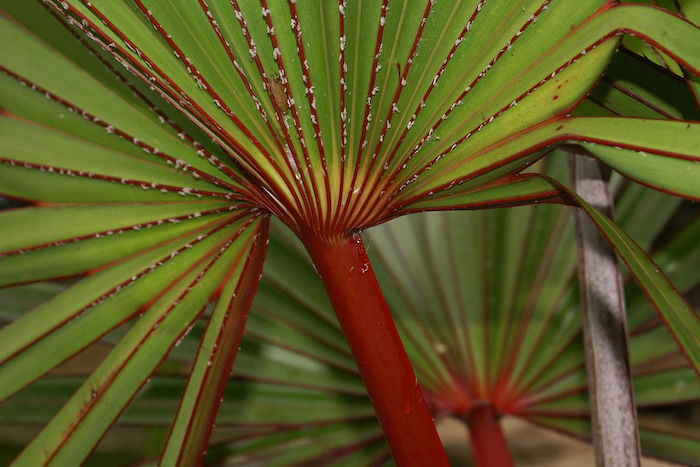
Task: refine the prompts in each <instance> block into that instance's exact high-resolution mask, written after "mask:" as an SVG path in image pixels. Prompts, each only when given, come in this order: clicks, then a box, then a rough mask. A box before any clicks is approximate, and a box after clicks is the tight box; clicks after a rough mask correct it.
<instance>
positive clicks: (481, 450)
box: [468, 404, 513, 467]
mask: <svg viewBox="0 0 700 467" xmlns="http://www.w3.org/2000/svg"><path fill="white" fill-rule="evenodd" d="M497 417H498V415H497V414H496V411H495V410H494V408H493V407H492V406H491V405H489V404H486V405H477V406H476V407H474V408H473V409H472V411H471V412H470V413H469V421H468V423H469V441H471V445H472V453H473V455H474V461H475V463H476V465H478V466H479V467H508V466H512V465H513V459H512V458H511V456H510V451H509V450H508V444H506V438H505V436H503V431H502V430H501V425H500V423H499V422H498V418H497Z"/></svg>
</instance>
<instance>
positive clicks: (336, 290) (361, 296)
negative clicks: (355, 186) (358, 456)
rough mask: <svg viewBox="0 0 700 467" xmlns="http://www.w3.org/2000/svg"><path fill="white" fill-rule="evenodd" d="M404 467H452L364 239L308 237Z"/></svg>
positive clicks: (395, 452) (312, 254) (310, 251)
mask: <svg viewBox="0 0 700 467" xmlns="http://www.w3.org/2000/svg"><path fill="white" fill-rule="evenodd" d="M303 239H304V244H305V245H306V248H307V250H308V251H309V254H310V255H311V259H312V260H313V262H314V265H315V266H316V270H317V271H318V273H319V275H320V276H321V279H322V281H323V285H324V286H325V288H326V291H327V293H328V296H329V298H330V300H331V303H332V304H333V307H334V309H335V312H336V315H337V316H338V321H340V325H341V327H342V328H343V331H344V333H345V337H346V338H347V340H348V343H349V344H350V349H351V350H352V353H353V355H354V356H355V361H356V362H357V366H358V368H359V369H360V373H361V374H362V379H363V380H364V382H365V386H366V388H367V392H368V393H369V395H370V398H371V399H372V403H373V404H374V408H375V410H376V412H377V416H378V417H379V421H380V422H381V424H382V428H383V429H384V434H385V436H386V438H387V441H388V443H389V447H390V448H391V451H392V454H393V456H394V460H395V461H396V463H397V464H398V465H400V466H405V465H415V466H425V465H430V466H440V465H445V466H446V465H448V463H447V458H446V457H445V451H444V450H443V448H442V443H441V442H440V438H439V437H438V435H437V432H436V431H435V425H434V423H433V419H432V416H431V414H430V412H429V410H428V406H427V404H426V402H425V400H424V399H423V393H422V392H421V389H420V386H418V380H417V379H416V377H415V375H414V374H413V370H412V369H411V364H410V363H409V361H408V357H407V356H406V352H405V350H404V348H403V345H402V344H401V340H400V338H399V335H398V333H397V332H396V328H395V327H394V322H393V320H392V318H391V315H390V314H389V309H388V308H387V306H386V303H385V302H384V297H383V295H382V293H381V291H380V290H379V285H378V284H377V280H376V278H375V276H374V272H373V271H372V268H371V266H370V264H369V259H368V258H367V254H366V253H365V249H364V246H363V245H362V239H361V237H360V235H359V234H354V235H353V236H352V237H350V238H347V237H341V238H339V239H332V240H329V239H320V238H318V237H315V236H306V237H303Z"/></svg>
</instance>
